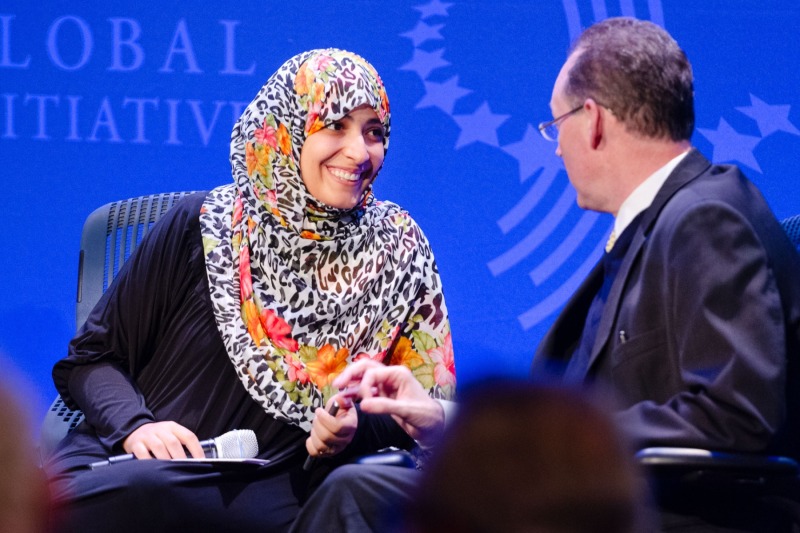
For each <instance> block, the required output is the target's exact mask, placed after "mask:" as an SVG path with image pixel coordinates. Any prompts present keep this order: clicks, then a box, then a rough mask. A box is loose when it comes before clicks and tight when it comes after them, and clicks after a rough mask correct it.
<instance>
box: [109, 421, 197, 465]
mask: <svg viewBox="0 0 800 533" xmlns="http://www.w3.org/2000/svg"><path fill="white" fill-rule="evenodd" d="M122 447H123V449H124V450H125V451H126V452H128V453H132V454H133V455H134V456H136V458H137V459H153V458H156V459H186V450H189V453H190V454H191V456H192V457H194V458H196V459H202V458H203V457H205V452H203V447H202V446H200V441H199V440H198V439H197V435H195V434H194V433H192V431H190V430H189V429H187V428H185V427H183V426H182V425H180V424H178V423H176V422H150V423H148V424H145V425H143V426H139V427H138V428H136V429H135V430H134V431H133V433H131V434H130V435H128V437H127V438H126V439H125V440H124V441H123V442H122ZM184 448H186V450H184Z"/></svg>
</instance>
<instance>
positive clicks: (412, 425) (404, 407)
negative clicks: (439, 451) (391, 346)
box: [333, 359, 444, 446]
mask: <svg viewBox="0 0 800 533" xmlns="http://www.w3.org/2000/svg"><path fill="white" fill-rule="evenodd" d="M333 386H334V387H338V388H340V389H341V388H343V387H347V390H357V394H358V396H360V397H361V410H362V411H363V412H365V413H372V414H390V415H392V418H394V420H395V421H396V422H397V423H398V424H399V425H400V427H402V428H403V429H404V430H405V432H406V433H408V434H409V436H410V437H411V438H412V439H414V440H416V441H417V442H418V443H420V444H421V445H423V446H432V445H434V444H436V442H438V440H439V438H440V437H441V435H442V433H443V432H444V408H443V407H442V405H441V404H440V403H439V402H437V401H436V400H434V399H433V398H431V397H430V396H428V393H427V392H426V391H425V389H423V388H422V385H421V384H420V382H419V381H417V379H416V378H415V377H414V375H413V374H412V373H411V371H410V370H409V369H408V368H407V367H405V366H402V365H393V366H385V365H382V364H380V363H378V362H375V361H370V360H368V359H365V360H363V361H358V362H356V363H354V364H352V365H350V366H348V367H347V368H345V369H344V371H343V372H342V373H341V374H339V376H338V377H337V378H336V379H335V380H334V381H333Z"/></svg>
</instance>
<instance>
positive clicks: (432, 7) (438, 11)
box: [414, 0, 453, 19]
mask: <svg viewBox="0 0 800 533" xmlns="http://www.w3.org/2000/svg"><path fill="white" fill-rule="evenodd" d="M452 5H453V4H446V3H444V2H440V1H439V0H431V2H430V3H427V4H425V5H424V6H415V7H414V9H416V10H417V11H419V12H420V18H423V19H426V18H428V17H432V16H434V15H442V16H443V17H446V16H447V9H448V8H449V7H450V6H452Z"/></svg>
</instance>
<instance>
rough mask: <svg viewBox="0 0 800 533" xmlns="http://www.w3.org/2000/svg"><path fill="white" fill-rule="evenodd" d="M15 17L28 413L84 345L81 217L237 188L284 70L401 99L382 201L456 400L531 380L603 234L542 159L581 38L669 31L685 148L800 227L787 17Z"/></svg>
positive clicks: (16, 348) (14, 347) (9, 191)
mask: <svg viewBox="0 0 800 533" xmlns="http://www.w3.org/2000/svg"><path fill="white" fill-rule="evenodd" d="M224 4H230V3H229V2H220V3H217V2H210V1H209V2H202V1H200V2H197V1H195V2H191V3H189V2H177V1H175V0H161V1H160V2H157V3H150V2H139V3H136V2H122V1H119V0H106V1H103V2H99V1H87V2H81V3H77V4H76V3H71V2H70V3H67V2H28V1H22V0H10V1H9V0H6V1H5V2H4V3H3V5H2V6H0V163H2V178H1V179H2V180H3V188H2V192H3V198H2V200H0V202H2V216H3V225H2V228H3V266H2V278H0V284H2V290H1V292H0V294H2V296H3V297H2V299H0V354H2V355H0V357H2V358H3V359H4V360H5V361H7V360H9V359H10V360H11V366H14V367H16V368H17V369H18V370H19V373H20V375H21V376H22V380H23V381H25V382H26V383H27V386H28V390H29V392H30V398H31V406H32V409H33V411H34V413H35V414H36V415H37V416H39V417H41V416H42V415H43V412H44V409H45V408H46V406H47V405H49V403H50V401H51V400H52V399H53V397H54V396H55V390H54V388H53V386H52V382H51V381H50V368H51V366H52V364H53V363H54V362H55V361H56V360H57V359H59V358H60V357H62V356H63V355H64V354H65V352H66V345H67V343H68V341H69V339H70V337H71V335H72V334H73V333H74V330H75V323H74V322H75V311H74V300H75V289H76V278H77V259H78V248H79V239H80V231H81V225H82V223H83V220H84V218H85V217H86V215H87V214H88V213H89V212H90V211H91V210H92V209H94V208H95V207H97V206H99V205H101V204H103V203H106V202H108V201H111V200H116V199H120V198H127V197H130V196H137V195H141V194H149V193H152V192H161V191H174V190H189V189H208V188H212V187H214V186H216V185H219V184H223V183H228V182H229V181H230V180H231V178H230V171H229V166H228V155H227V154H228V137H229V133H230V128H231V126H232V124H233V122H234V120H235V119H236V118H237V116H238V114H239V112H240V110H241V109H242V107H243V106H244V105H245V104H246V103H247V102H249V101H250V99H251V98H252V97H253V96H254V95H255V93H256V92H257V90H258V89H259V88H260V87H261V85H262V83H263V82H264V81H265V80H266V78H267V77H268V76H269V75H270V74H271V73H272V72H273V71H274V70H275V69H276V68H277V67H278V66H279V65H280V64H281V63H282V62H283V61H284V60H285V59H287V58H288V57H290V56H292V55H294V54H296V53H298V52H300V51H303V50H306V49H310V48H318V47H326V46H335V47H340V48H345V49H349V50H352V51H355V52H358V53H360V54H361V55H363V56H365V57H366V58H367V59H369V60H370V61H371V62H372V63H373V64H374V65H375V66H376V68H377V69H378V71H379V72H380V73H381V75H382V76H383V78H384V81H385V82H386V85H387V88H388V91H389V97H390V100H391V103H392V118H393V125H392V140H391V146H390V149H389V153H388V156H387V160H386V167H385V169H384V171H383V172H381V175H380V177H379V179H378V182H377V183H376V185H375V188H376V192H377V195H378V197H379V198H386V199H390V200H393V201H395V202H397V203H399V204H400V205H402V206H404V207H405V208H406V209H408V210H409V211H410V212H411V214H412V215H413V216H414V218H415V219H416V220H418V221H419V223H420V224H421V225H422V227H423V229H424V230H425V232H426V233H427V235H428V237H429V239H430V241H431V243H432V245H433V248H434V252H435V254H436V257H437V260H438V264H439V268H440V271H441V274H442V278H443V281H444V286H445V295H446V298H447V304H448V307H449V310H450V317H451V323H452V329H453V339H454V345H455V354H456V362H457V369H458V375H459V380H460V382H461V383H469V382H473V381H475V380H477V379H480V378H481V377H482V376H486V375H488V374H516V375H524V374H526V373H527V370H528V365H529V363H530V358H531V354H532V352H533V349H534V346H535V345H536V343H537V342H538V339H539V338H540V337H541V336H542V334H543V333H544V331H545V329H546V328H547V326H548V325H549V324H550V323H551V322H552V320H553V318H554V316H555V313H556V312H557V311H558V309H559V308H560V306H561V305H562V304H563V303H564V301H565V299H566V298H567V297H568V295H569V294H570V293H571V292H572V291H573V290H574V289H575V287H576V285H577V284H578V283H579V282H580V280H581V279H582V278H583V277H584V276H585V274H586V273H587V271H588V269H589V268H590V267H591V265H592V264H593V263H594V262H595V261H596V259H597V257H598V255H599V253H600V251H599V246H600V244H599V243H602V242H604V236H605V234H606V233H607V232H608V230H609V227H610V223H611V219H610V217H608V216H607V215H597V214H594V213H586V212H583V211H581V210H580V209H579V208H578V207H577V206H576V205H575V193H574V190H573V189H572V188H571V186H570V185H569V183H568V181H567V178H566V175H565V173H564V171H563V167H562V164H561V161H560V160H559V159H558V158H557V157H556V156H555V154H554V149H555V145H554V144H550V143H547V142H546V141H544V140H543V139H541V137H540V136H539V134H538V132H537V131H536V129H535V125H536V124H538V123H539V122H540V121H542V120H547V119H549V118H550V112H549V108H548V101H549V99H550V92H551V88H552V83H553V81H554V79H555V76H556V74H557V73H558V70H559V68H560V66H561V64H562V63H563V61H564V59H565V51H566V48H567V46H568V45H569V43H570V41H571V40H572V39H573V38H574V37H576V36H577V34H578V33H579V32H580V29H581V28H582V27H585V26H587V25H590V24H591V23H593V22H594V21H597V20H600V19H602V18H606V17H609V16H616V15H633V16H637V17H639V18H644V19H649V20H652V21H654V22H656V23H658V24H660V25H663V26H664V27H666V28H667V29H668V30H669V31H670V32H671V33H672V34H673V35H674V36H675V38H676V39H677V40H678V42H679V43H681V45H682V46H683V48H684V49H685V50H686V52H687V54H688V55H689V58H690V60H691V61H692V63H693V65H694V71H695V79H696V84H695V90H696V97H697V130H696V133H695V135H694V138H693V142H694V143H695V145H696V146H697V147H699V148H700V149H701V150H702V151H703V152H704V153H705V154H706V155H707V156H708V157H710V158H712V159H713V160H714V161H716V162H734V163H736V164H739V165H741V166H742V167H743V169H744V171H745V172H746V173H747V174H748V175H749V176H750V178H751V179H753V180H754V181H755V182H756V183H757V184H758V185H759V186H760V187H761V188H762V190H763V191H764V192H765V194H766V196H767V198H768V200H769V202H770V204H771V205H772V207H773V209H774V210H775V212H776V214H777V215H778V217H785V216H788V215H790V214H794V213H795V212H800V205H798V202H797V200H796V198H797V197H798V189H799V188H800V180H798V179H797V178H796V177H795V167H796V166H797V164H798V162H800V129H798V126H800V114H799V113H798V111H797V109H795V108H796V107H797V106H798V105H800V92H798V90H797V87H800V70H798V67H797V57H798V56H799V55H800V53H799V52H800V40H799V39H798V37H797V36H798V30H800V4H798V2H796V1H795V0H780V1H779V0H725V1H722V0H705V1H703V2H696V1H692V0H671V1H670V2H662V1H660V0H605V1H603V0H538V1H536V2H532V1H529V0H513V1H502V2H498V1H497V0H469V1H458V0H453V1H448V2H442V1H440V0H432V1H431V0H417V1H382V2H377V1H367V0H351V1H349V2H340V1H330V2H297V1H294V0H284V1H282V2H276V1H264V2H257V3H253V2H248V3H244V2H242V3H240V4H239V5H237V6H234V7H232V6H229V5H228V6H226V5H224Z"/></svg>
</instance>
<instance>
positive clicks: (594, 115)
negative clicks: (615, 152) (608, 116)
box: [583, 98, 605, 150]
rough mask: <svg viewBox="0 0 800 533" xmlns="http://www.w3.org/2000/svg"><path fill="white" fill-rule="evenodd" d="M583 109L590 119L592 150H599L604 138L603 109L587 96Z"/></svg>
mask: <svg viewBox="0 0 800 533" xmlns="http://www.w3.org/2000/svg"><path fill="white" fill-rule="evenodd" d="M583 111H584V113H586V117H587V120H588V129H589V143H590V145H591V148H592V150H597V148H598V147H599V146H600V143H601V142H602V140H603V126H604V123H603V119H604V118H605V117H604V115H603V109H602V108H601V107H600V105H599V104H598V103H597V102H595V101H594V100H593V99H592V98H587V99H586V101H585V102H584V103H583Z"/></svg>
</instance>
